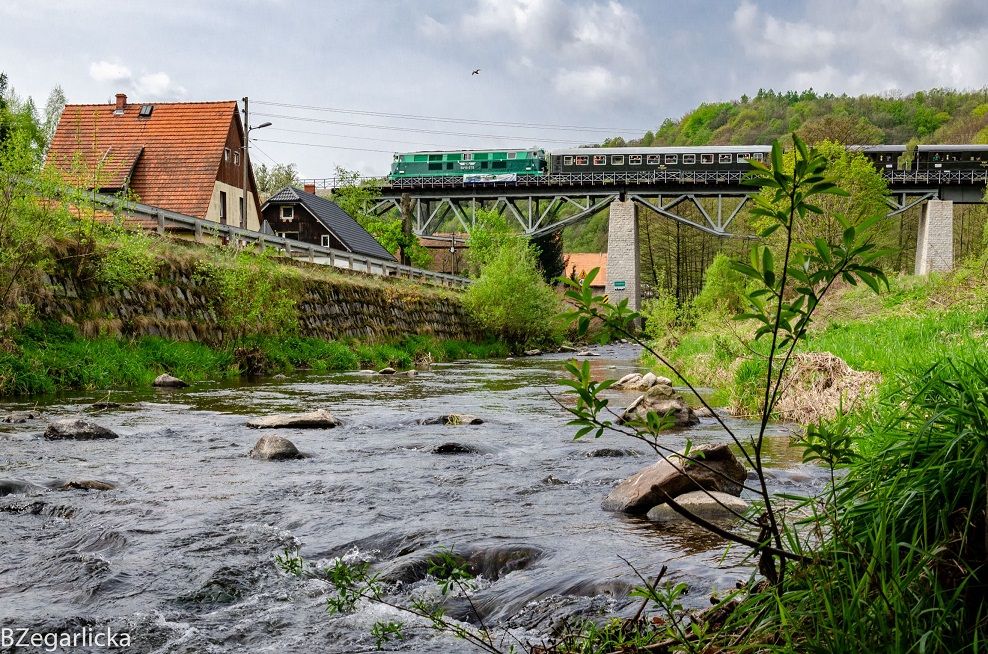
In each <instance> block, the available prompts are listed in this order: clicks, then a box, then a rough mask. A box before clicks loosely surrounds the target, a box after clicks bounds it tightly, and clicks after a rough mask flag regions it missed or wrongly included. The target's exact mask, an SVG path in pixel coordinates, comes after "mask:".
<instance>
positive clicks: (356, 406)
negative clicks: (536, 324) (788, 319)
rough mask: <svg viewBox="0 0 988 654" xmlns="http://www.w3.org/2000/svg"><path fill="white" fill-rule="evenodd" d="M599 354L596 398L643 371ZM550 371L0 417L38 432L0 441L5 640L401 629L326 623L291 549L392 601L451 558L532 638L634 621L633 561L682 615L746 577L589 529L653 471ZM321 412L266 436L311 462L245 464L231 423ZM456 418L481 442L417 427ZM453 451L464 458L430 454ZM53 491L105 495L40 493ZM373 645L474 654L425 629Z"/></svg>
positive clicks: (347, 640) (681, 543) (240, 437)
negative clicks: (575, 419)
mask: <svg viewBox="0 0 988 654" xmlns="http://www.w3.org/2000/svg"><path fill="white" fill-rule="evenodd" d="M598 351H599V352H601V353H602V355H603V356H601V357H599V358H594V359H592V360H591V361H592V365H593V367H594V371H595V374H596V375H597V376H598V377H599V378H604V377H619V376H622V375H624V374H626V373H627V372H631V371H634V370H636V369H637V368H636V366H635V355H636V354H637V352H636V351H634V350H632V349H631V348H629V347H622V346H615V347H607V348H601V349H600V350H598ZM563 361H564V360H563V357H562V356H555V355H554V356H549V357H539V358H530V359H522V360H517V361H482V362H467V363H454V364H441V365H433V366H432V367H431V369H430V370H428V371H424V372H422V373H421V374H419V375H418V376H416V377H412V378H393V377H386V376H366V375H360V374H358V373H333V374H314V373H297V374H296V375H293V376H291V377H289V378H288V379H285V380H280V381H275V380H267V381H264V382H261V383H254V384H241V385H236V386H230V385H219V384H214V385H209V384H203V385H196V386H195V387H193V388H191V389H184V390H179V391H171V392H169V391H155V392H151V391H141V392H126V391H124V392H116V393H114V394H113V398H112V399H113V400H115V401H119V402H126V403H133V406H125V407H122V408H119V409H113V410H103V411H96V410H93V409H91V408H90V407H89V405H90V404H91V403H92V402H93V401H96V400H102V399H106V395H105V394H102V395H99V396H97V395H95V394H89V395H77V396H72V397H63V398H59V399H58V400H57V401H52V402H50V403H47V404H44V405H42V406H37V407H35V405H33V404H31V405H27V404H24V403H21V404H19V405H15V404H12V403H7V404H5V405H3V406H2V407H0V408H2V409H4V410H24V409H30V408H37V409H39V410H40V411H41V412H42V414H43V415H42V419H41V420H34V421H29V422H27V423H25V424H19V425H0V481H7V482H11V481H13V482H15V483H7V484H3V483H0V494H4V493H5V494H4V495H3V497H0V544H2V545H0V627H10V628H30V629H31V630H32V631H37V632H53V631H62V632H77V631H79V630H81V629H83V628H86V627H88V628H92V629H94V630H104V631H105V630H110V631H112V632H114V633H128V634H130V637H131V639H132V644H131V647H130V648H129V649H128V650H126V651H132V652H348V653H351V652H372V651H377V649H376V648H375V645H374V641H373V639H372V638H371V637H370V635H369V631H370V628H371V626H372V625H373V623H374V622H375V621H378V620H391V619H398V618H400V617H401V616H399V615H398V614H397V613H395V612H394V611H393V610H391V609H387V608H384V607H380V606H362V607H360V608H359V609H358V610H357V611H356V612H355V613H353V614H350V615H345V616H330V615H328V614H327V613H326V610H325V600H326V596H327V593H328V592H329V586H328V584H327V583H326V582H325V581H323V580H321V579H319V578H318V577H315V576H306V577H303V578H301V579H299V578H296V577H293V576H291V575H288V574H286V573H284V572H282V571H281V570H279V569H278V568H277V567H276V566H275V564H274V557H275V555H277V554H279V553H281V552H282V551H283V550H284V549H285V548H286V547H287V548H293V547H295V546H296V545H298V546H300V550H301V555H302V556H303V557H304V558H305V560H306V565H307V567H308V568H309V569H315V568H317V567H321V566H325V565H328V564H329V562H330V561H332V560H333V559H334V557H339V556H347V557H351V558H363V559H367V560H371V561H373V562H374V563H375V565H376V569H378V570H381V571H384V572H385V573H386V574H387V576H388V578H389V579H393V580H401V581H403V582H404V583H403V584H402V585H401V586H400V587H399V589H398V590H397V598H398V599H399V600H404V601H407V599H408V597H409V596H410V594H411V593H428V592H430V589H431V588H433V586H434V585H433V584H431V583H430V582H429V581H428V580H424V579H423V566H422V564H421V562H422V560H423V559H424V558H425V557H426V555H428V554H429V553H431V552H435V551H436V550H437V548H439V547H449V548H452V549H454V550H455V551H456V552H457V553H459V554H463V555H464V556H467V557H469V559H470V561H471V562H472V563H473V564H474V565H475V567H476V568H477V569H479V570H480V571H481V572H482V579H480V581H479V585H478V589H477V591H476V593H475V598H474V605H475V607H474V609H475V611H476V612H477V613H479V618H482V619H483V620H484V621H485V623H486V624H499V625H503V626H508V627H511V628H513V629H514V633H515V634H519V635H529V636H533V635H540V634H547V633H551V631H552V630H553V629H554V628H557V627H558V626H559V624H560V622H559V621H560V619H561V618H563V617H565V616H567V615H574V614H575V615H594V616H601V615H609V614H622V613H624V614H627V613H628V612H629V611H633V610H634V605H636V603H637V602H636V601H634V600H631V599H629V598H628V597H627V591H628V589H629V588H630V587H631V585H633V584H636V583H638V579H637V577H636V576H635V572H634V571H633V570H632V569H631V568H630V567H629V563H630V564H632V565H634V566H635V567H636V568H637V569H638V570H639V571H641V573H642V574H644V575H646V576H649V577H650V576H652V575H654V574H655V573H656V572H657V571H658V569H659V568H660V567H661V566H662V565H668V566H669V573H668V575H667V579H670V580H676V581H686V582H687V583H688V584H689V586H690V592H689V595H688V596H687V597H686V600H685V601H686V604H687V605H690V604H692V605H696V606H700V605H703V604H704V603H705V602H706V598H707V597H708V596H709V594H710V592H711V590H712V589H715V588H732V587H733V586H734V584H735V583H736V582H738V581H740V580H744V579H746V578H748V576H749V575H750V574H751V569H750V567H749V566H748V565H747V563H746V562H744V561H742V560H741V557H742V554H743V553H742V552H740V551H737V552H734V551H729V552H728V553H727V555H726V556H725V555H724V545H723V543H722V542H719V541H718V540H717V539H716V538H712V537H710V536H708V535H706V534H704V533H702V532H698V531H697V530H695V529H693V528H689V527H686V526H678V527H670V526H659V525H656V524H652V523H649V522H648V521H646V520H644V519H639V518H631V517H626V516H622V515H617V514H614V513H608V512H605V511H602V510H601V508H600V502H601V499H602V498H603V497H604V496H605V495H606V493H607V492H608V490H609V488H610V487H611V486H612V485H613V484H614V483H616V482H617V481H618V480H620V479H622V478H624V477H626V476H628V475H630V474H632V473H634V472H635V471H636V470H638V469H640V468H642V467H644V466H646V465H648V464H649V463H651V462H652V461H653V460H654V458H655V457H654V455H649V454H648V453H647V448H646V447H645V446H643V445H641V444H640V443H636V442H635V441H631V440H620V438H619V437H616V436H605V437H604V438H602V439H600V440H597V441H594V440H593V439H590V440H588V441H582V440H581V441H574V440H573V438H572V435H573V428H572V427H568V426H566V424H565V423H566V421H567V419H568V418H567V415H566V414H565V413H564V412H563V411H562V410H561V409H560V407H559V406H558V405H557V404H556V403H555V402H554V401H553V400H552V399H551V398H550V397H549V395H548V393H547V390H548V391H552V392H560V391H562V390H563V388H562V387H561V386H560V384H559V381H560V379H562V378H563V377H564V376H565V372H564V370H563ZM612 395H613V396H614V397H615V398H616V400H615V401H618V400H620V401H622V402H627V401H630V400H631V399H633V397H634V394H630V393H628V394H622V393H618V392H614V393H612ZM319 407H325V408H328V409H330V410H331V411H333V413H334V414H335V415H336V416H337V417H339V418H342V419H343V420H344V421H345V424H344V426H342V427H338V428H336V429H331V430H276V431H275V433H277V434H279V435H282V436H286V437H288V438H290V439H291V440H292V441H293V442H294V443H295V444H296V445H297V446H298V447H299V449H300V450H302V451H303V452H304V453H306V454H308V455H310V456H309V457H308V458H305V459H301V460H297V461H274V462H267V461H256V460H253V459H250V458H248V457H247V456H246V455H247V452H248V450H249V449H250V448H251V446H252V445H253V444H254V442H255V441H256V440H257V438H258V437H259V436H260V435H261V433H259V432H258V431H256V430H252V429H248V428H247V427H246V426H245V424H244V423H245V420H246V417H247V416H251V415H265V414H274V413H285V412H299V411H303V410H311V409H315V408H319ZM449 412H460V413H470V414H475V415H477V416H479V417H481V418H483V419H484V420H485V422H484V424H482V425H473V426H442V425H436V426H426V425H419V424H417V420H418V419H420V418H426V417H430V416H435V415H439V414H444V413H449ZM2 413H3V412H2V411H0V414H2ZM79 414H83V415H86V416H88V417H90V418H92V419H94V420H96V421H97V422H98V423H100V424H102V425H104V426H107V427H109V428H111V429H113V430H114V431H116V432H117V433H118V434H120V438H119V439H116V440H103V441H47V440H45V439H43V438H41V437H40V433H41V432H42V431H43V430H44V427H45V422H44V420H45V419H55V418H59V417H65V416H69V415H79ZM732 426H733V427H734V428H736V429H738V430H739V431H741V432H743V433H751V431H752V429H753V425H751V424H746V423H743V422H740V421H732ZM687 437H689V438H690V439H692V440H693V441H694V442H696V443H704V442H722V441H724V440H725V436H724V435H723V434H722V433H721V432H720V431H719V430H718V429H717V428H716V426H715V424H714V421H713V420H710V419H705V420H703V422H702V424H701V425H699V426H698V427H695V428H692V429H690V430H688V431H684V432H680V433H676V434H672V435H669V436H668V437H667V439H666V440H667V442H668V444H669V445H671V446H673V447H677V448H678V447H681V446H683V445H684V444H685V441H686V438H687ZM448 442H456V443H459V444H462V445H465V446H468V447H469V448H472V449H474V450H475V451H474V452H471V453H464V454H436V453H434V452H433V450H434V449H435V448H436V447H437V446H439V445H441V444H443V443H448ZM787 442H788V436H787V435H786V434H785V433H784V431H783V430H781V429H780V430H779V431H778V432H777V433H776V435H774V436H773V437H772V438H771V439H770V442H769V444H768V465H769V466H771V468H772V484H773V487H774V488H775V489H776V490H785V491H789V492H807V491H810V490H813V489H818V488H820V487H821V486H822V485H823V483H824V480H823V475H822V471H821V470H820V469H818V468H814V467H812V466H806V465H803V464H801V463H800V462H799V457H798V455H797V454H796V453H795V452H794V451H793V450H791V449H790V448H789V447H788V445H787ZM604 448H608V449H610V450H618V451H616V452H615V451H610V452H600V450H602V449H604ZM595 453H596V456H595V455H594V454H595ZM608 454H609V455H615V454H619V455H620V456H602V455H608ZM53 480H102V481H106V482H109V483H112V484H113V485H115V486H116V488H115V489H114V490H109V491H96V490H70V491H56V490H49V487H48V486H47V485H50V484H51V482H52V481H53ZM19 482H24V483H19ZM625 560H626V561H627V562H628V563H626V562H625ZM474 609H470V608H469V607H468V606H466V605H465V604H464V603H462V602H461V603H460V605H455V604H454V605H453V606H451V612H452V615H456V616H459V617H462V618H463V619H464V620H470V621H473V622H474V623H476V621H477V619H478V615H476V614H475V613H474ZM387 648H390V649H394V650H398V651H408V652H421V653H426V652H430V653H431V652H436V653H439V652H461V651H463V652H467V651H472V650H471V648H470V646H469V645H467V644H465V643H463V642H459V641H456V640H453V639H451V638H449V637H447V636H441V635H436V634H434V633H431V632H430V631H428V630H427V629H424V628H413V629H412V630H411V631H410V632H409V639H408V640H406V641H404V642H402V643H399V644H395V645H391V646H387V647H386V649H387ZM0 651H6V650H4V648H3V647H0ZM18 651H20V650H18ZM35 651H36V650H35ZM71 651H73V652H83V651H106V650H105V649H100V648H98V647H93V648H89V649H87V648H86V647H80V648H75V649H72V650H71Z"/></svg>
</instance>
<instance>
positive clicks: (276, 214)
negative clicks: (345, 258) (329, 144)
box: [261, 185, 397, 261]
mask: <svg viewBox="0 0 988 654" xmlns="http://www.w3.org/2000/svg"><path fill="white" fill-rule="evenodd" d="M261 221H262V222H263V223H264V229H263V231H265V232H270V233H272V234H276V235H278V236H282V237H284V238H290V239H294V240H296V241H302V242H303V243H312V244H314V245H322V246H324V247H330V248H334V249H337V250H343V251H345V252H353V253H354V254H362V255H364V256H370V257H377V258H379V259H387V260H389V261H397V259H395V258H394V256H393V255H392V254H391V253H390V252H388V251H387V250H385V249H384V246H383V245H381V244H380V243H378V242H377V240H376V239H375V238H374V237H373V236H371V235H370V233H368V232H367V230H365V229H364V228H363V227H361V226H360V223H358V222H357V221H356V220H355V219H354V218H353V216H351V215H350V214H348V213H347V212H345V211H343V209H341V208H340V206H339V205H338V204H336V203H335V202H333V201H332V200H329V199H327V198H324V197H320V196H318V195H316V188H315V186H308V185H307V186H306V187H305V189H300V188H295V187H294V186H286V187H285V188H283V189H281V190H280V191H278V192H277V193H275V194H274V195H272V196H271V197H270V198H268V200H267V202H265V203H264V206H262V207H261Z"/></svg>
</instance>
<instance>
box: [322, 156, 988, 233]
mask: <svg viewBox="0 0 988 654" xmlns="http://www.w3.org/2000/svg"><path fill="white" fill-rule="evenodd" d="M744 176H745V173H742V172H712V171H701V172H696V173H688V172H687V173H684V172H680V171H655V172H647V173H639V172H630V173H567V174H553V175H537V176H530V177H526V176H519V177H518V178H517V180H516V181H513V182H483V183H470V184H465V183H464V182H463V181H462V178H459V177H418V178H406V179H400V180H393V181H390V182H387V183H385V184H384V185H383V186H381V188H380V189H379V191H378V194H377V195H378V199H377V201H376V202H375V203H374V204H373V205H372V206H370V207H368V209H369V210H370V211H371V212H372V213H374V214H377V215H383V214H385V213H387V212H390V211H394V210H398V211H400V210H401V201H402V196H405V195H407V196H408V200H409V201H410V204H411V210H412V216H413V231H414V232H415V233H416V234H417V235H420V236H428V235H430V234H433V233H435V232H436V231H437V229H438V228H439V227H440V226H442V225H446V226H447V227H448V226H449V225H450V224H451V223H452V224H453V225H455V226H457V227H459V228H460V229H462V230H463V231H470V230H471V229H472V228H473V226H474V225H475V224H476V218H477V211H478V209H481V208H483V209H486V210H491V209H493V210H496V211H498V212H500V213H502V214H507V215H508V216H510V217H511V218H513V219H514V220H515V221H516V222H517V223H518V225H519V226H520V227H521V229H522V231H524V233H525V234H526V235H528V236H530V237H533V238H535V237H539V236H544V235H546V234H549V233H552V232H555V231H558V230H560V229H562V228H563V227H565V226H567V225H571V224H573V223H576V222H579V221H581V220H584V219H586V218H589V217H590V216H592V215H594V214H596V213H598V212H600V211H602V210H603V209H605V208H607V207H608V205H610V204H611V203H612V202H614V201H615V200H621V201H623V200H626V199H628V200H632V201H633V202H634V203H635V204H637V205H639V206H640V207H642V208H644V209H647V210H650V211H654V212H655V213H657V214H659V215H661V216H664V217H666V218H669V219H670V220H675V221H678V222H680V223H683V224H686V225H689V226H692V227H695V228H696V229H699V230H701V231H704V232H707V233H709V234H713V235H717V236H730V235H731V233H730V232H729V228H730V226H731V224H732V222H733V221H734V219H735V218H736V217H737V216H738V214H739V213H740V212H741V209H742V208H743V207H744V205H745V204H746V203H747V202H748V200H749V199H750V198H751V196H752V195H753V194H754V193H756V192H757V189H755V188H753V187H747V186H745V185H744V184H742V180H743V178H744ZM885 179H886V180H887V181H888V184H889V189H890V194H889V197H888V198H887V203H888V206H889V212H888V215H889V216H894V215H897V214H901V213H903V212H905V211H907V210H908V209H911V208H912V207H915V206H917V205H920V204H922V203H923V202H926V201H927V200H934V199H939V200H952V201H954V202H957V203H977V202H983V201H984V199H983V198H984V191H985V185H986V183H988V169H979V170H945V171H935V172H912V171H898V170H896V171H886V172H885ZM304 181H305V182H306V183H310V184H314V185H315V186H317V187H318V188H323V189H332V188H334V187H335V185H336V184H335V182H336V180H335V179H333V178H326V179H317V180H304ZM687 207H691V210H690V211H689V212H687V211H685V209H686V208H687ZM564 209H565V211H564Z"/></svg>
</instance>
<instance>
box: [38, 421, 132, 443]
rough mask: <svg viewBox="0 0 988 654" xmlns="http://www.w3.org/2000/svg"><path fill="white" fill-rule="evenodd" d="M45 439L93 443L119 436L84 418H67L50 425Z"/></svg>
mask: <svg viewBox="0 0 988 654" xmlns="http://www.w3.org/2000/svg"><path fill="white" fill-rule="evenodd" d="M44 437H45V438H47V439H48V440H53V441H59V440H69V439H71V440H78V441H91V440H96V439H100V438H117V435H116V434H115V433H113V432H112V431H110V430H109V429H107V428H106V427H103V426H101V425H97V424H96V423H95V422H92V421H89V420H85V419H83V418H65V419H64V420H56V421H55V422H53V423H51V424H50V425H48V429H46V430H45V433H44Z"/></svg>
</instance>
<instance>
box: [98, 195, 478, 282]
mask: <svg viewBox="0 0 988 654" xmlns="http://www.w3.org/2000/svg"><path fill="white" fill-rule="evenodd" d="M87 197H91V198H92V199H93V200H95V201H96V202H97V203H98V204H101V205H103V206H105V207H108V208H112V209H117V210H120V211H122V212H123V213H124V214H126V215H130V216H135V217H144V218H151V219H153V220H154V221H155V222H156V223H157V231H158V233H159V234H161V235H162V236H163V235H164V234H165V233H166V231H167V230H168V228H169V227H180V228H183V229H187V230H189V231H191V232H193V233H194V234H195V239H196V241H202V239H203V237H204V236H215V237H220V238H226V239H229V240H231V241H233V240H236V241H238V242H246V243H252V244H257V245H260V246H271V247H276V248H278V249H280V250H282V251H283V252H284V253H285V254H286V256H289V257H291V258H292V259H301V260H307V261H309V262H311V263H315V264H321V265H327V266H333V267H335V268H341V269H345V270H351V271H354V272H362V273H367V274H370V275H381V276H384V277H404V278H407V279H411V280H414V281H421V282H425V283H427V284H436V285H439V286H448V287H452V288H466V287H467V286H468V285H469V284H470V280H469V279H467V278H465V277H457V276H456V275H449V274H447V273H439V272H433V271H431V270H422V269H421V268H414V267H412V266H405V265H402V264H400V263H397V262H395V261H389V260H387V259H380V258H377V257H370V256H367V255H363V254H356V253H354V252H347V251H345V250H337V249H335V248H329V247H324V246H321V245H314V244H312V243H305V242H303V241H296V240H293V239H289V238H284V237H281V236H271V235H268V234H262V233H261V232H255V231H252V230H249V229H243V228H241V227H236V226H234V225H223V224H220V223H216V222H213V221H210V220H202V219H200V218H195V217H194V216H187V215H185V214H181V213H177V212H175V211H169V210H168V209H162V208H161V207H154V206H151V205H148V204H141V203H140V202H130V201H121V200H120V199H119V198H116V197H114V196H110V195H102V194H94V195H92V196H87Z"/></svg>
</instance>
